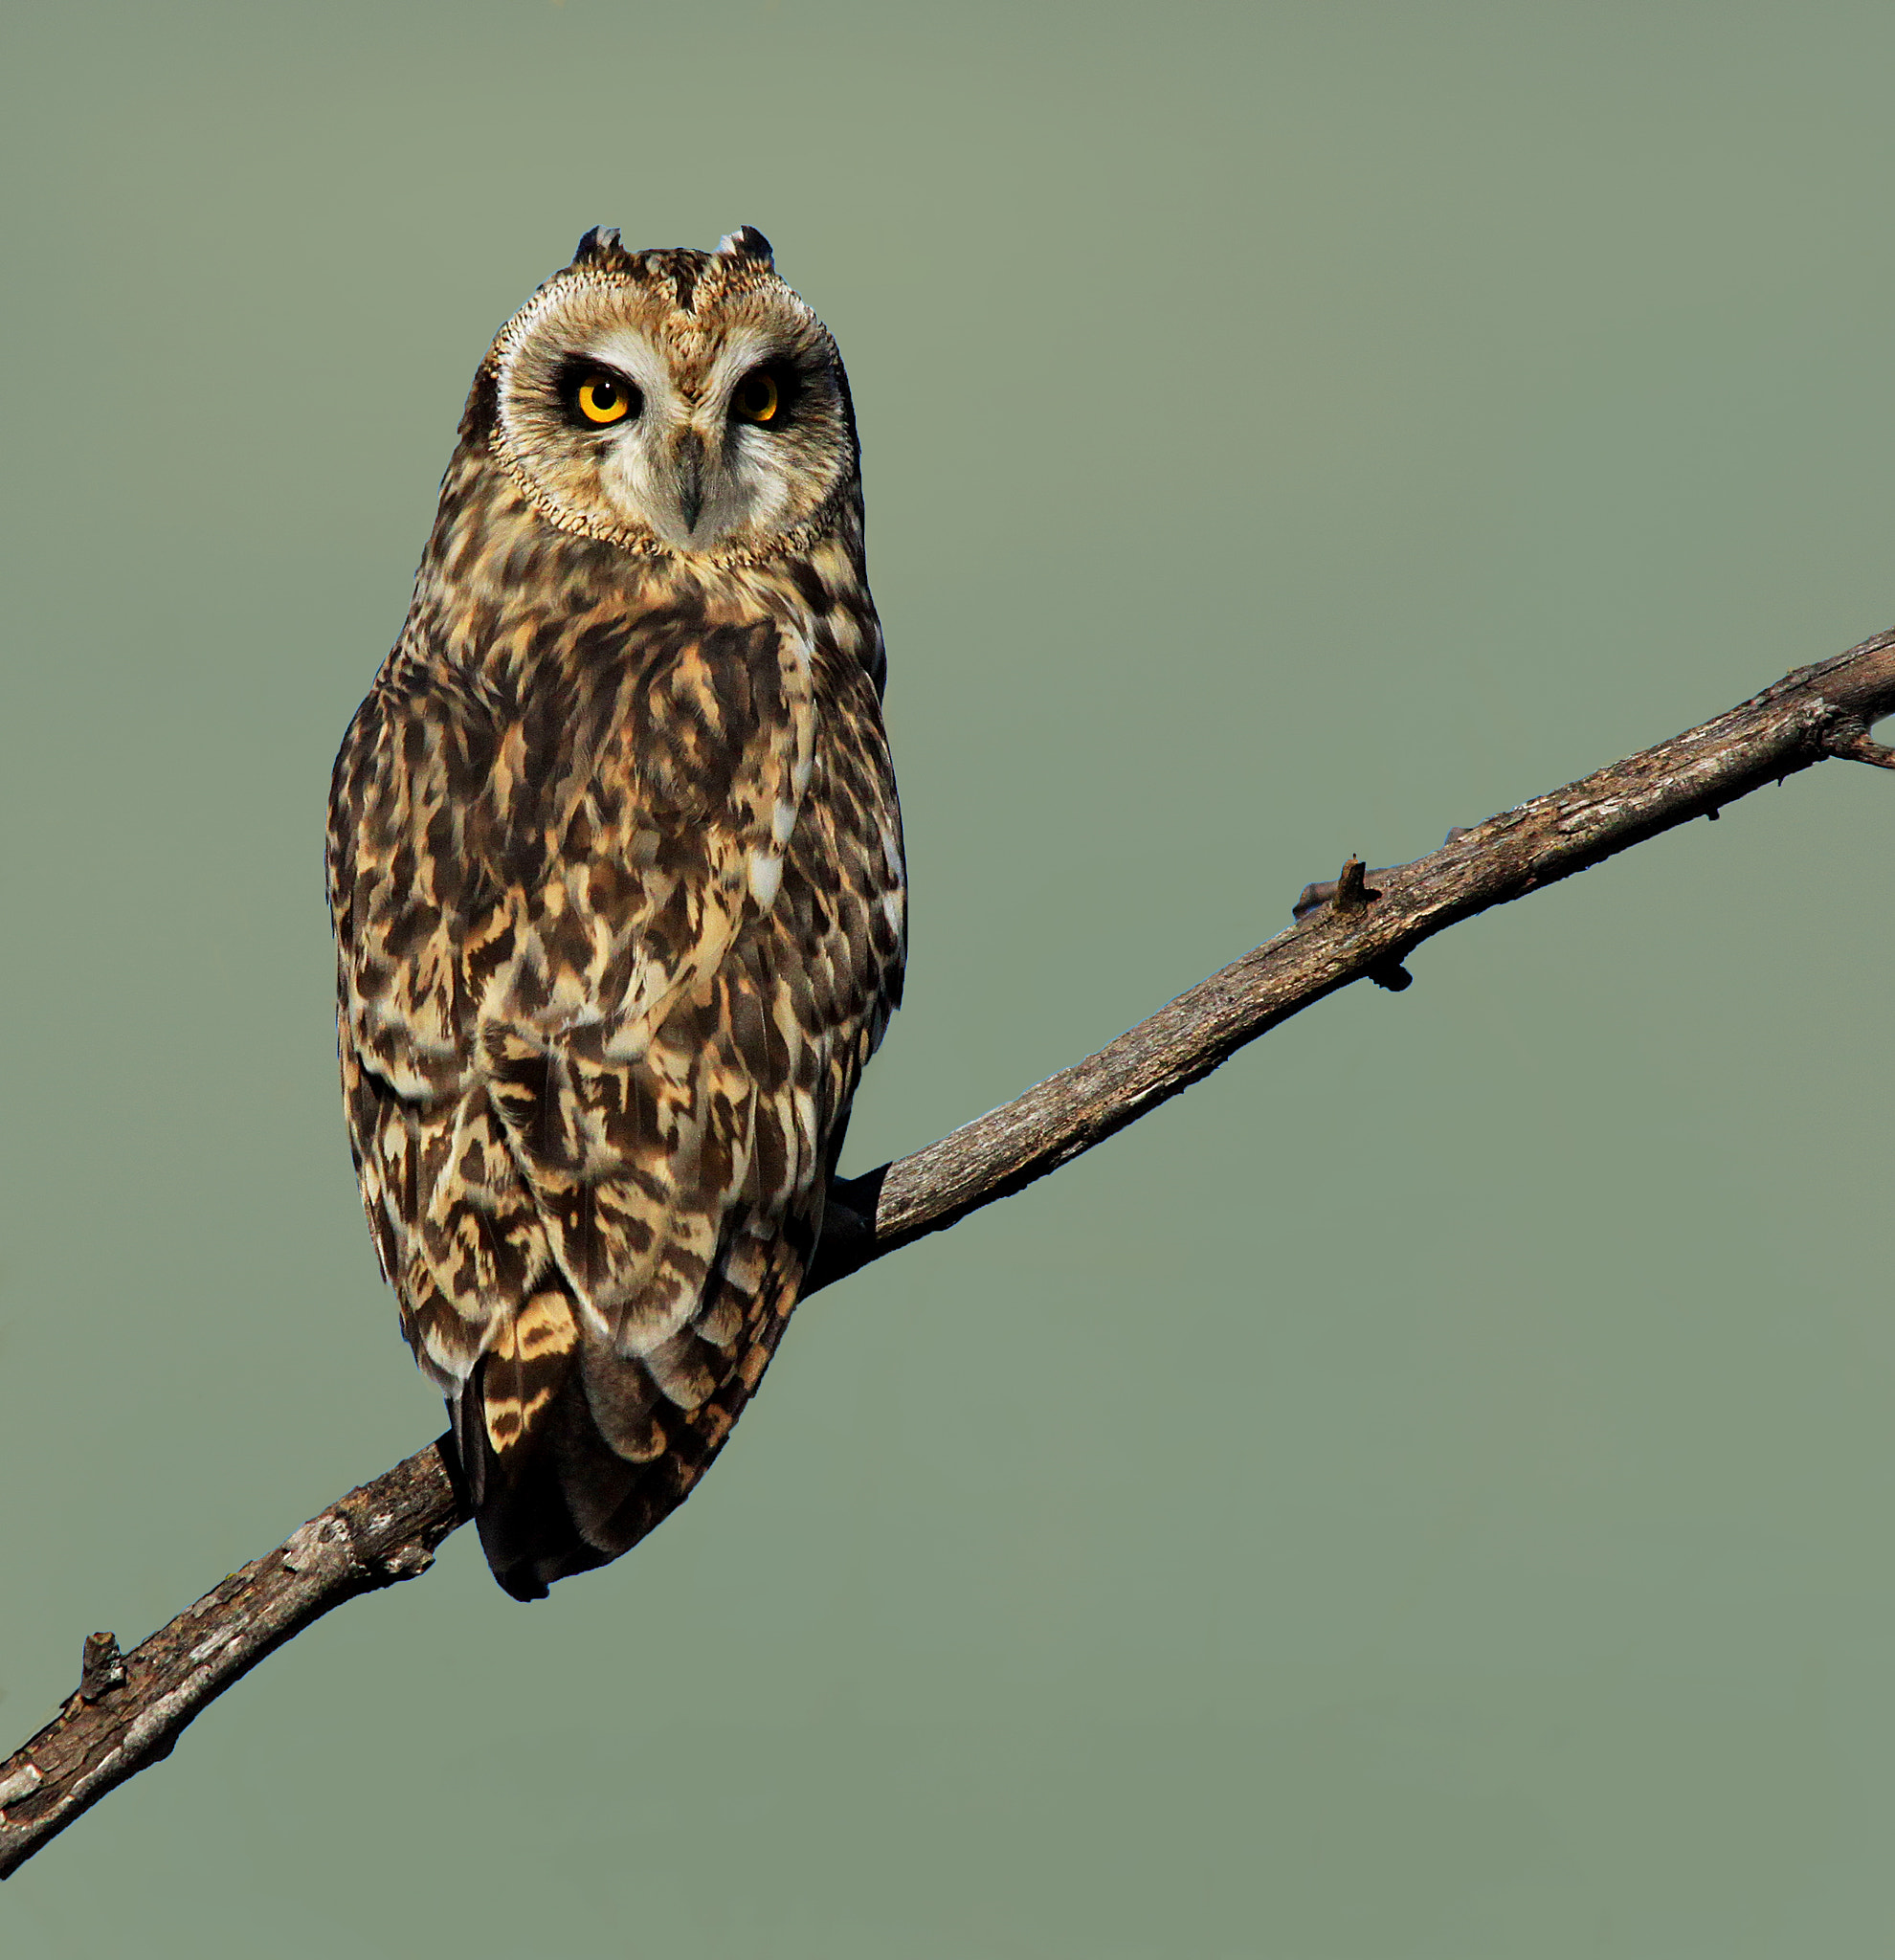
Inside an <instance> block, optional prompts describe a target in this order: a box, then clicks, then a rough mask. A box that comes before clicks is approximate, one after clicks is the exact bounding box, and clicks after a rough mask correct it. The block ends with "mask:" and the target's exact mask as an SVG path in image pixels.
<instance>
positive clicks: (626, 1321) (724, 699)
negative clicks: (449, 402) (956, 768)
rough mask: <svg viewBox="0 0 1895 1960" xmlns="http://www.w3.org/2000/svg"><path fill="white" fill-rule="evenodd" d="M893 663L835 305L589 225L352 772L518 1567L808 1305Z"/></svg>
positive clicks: (630, 1479)
mask: <svg viewBox="0 0 1895 1960" xmlns="http://www.w3.org/2000/svg"><path fill="white" fill-rule="evenodd" d="M882 679H883V654H882V639H881V627H880V625H879V623H878V621H877V618H876V612H875V607H874V604H873V602H872V600H871V599H870V596H869V589H868V582H867V578H866V575H865V571H864V561H863V548H862V493H861V479H860V469H859V451H858V442H857V436H856V426H855V415H854V411H853V408H852V406H851V402H850V396H849V385H848V381H847V379H846V378H845V376H844V374H843V370H842V363H841V360H840V358H839V356H838V355H837V353H836V343H835V341H834V340H833V339H832V338H831V337H830V334H829V332H828V330H827V329H826V328H825V327H824V326H823V325H822V323H821V322H820V321H818V320H817V319H816V317H815V315H814V313H813V312H811V310H810V308H809V307H808V306H807V305H806V304H805V303H804V302H803V301H802V300H800V299H799V298H798V297H797V296H796V294H795V293H793V292H792V291H791V289H790V288H789V286H787V285H786V284H785V283H784V282H783V280H782V279H781V278H778V277H777V274H776V272H775V269H774V265H773V261H772V257H771V253H770V248H769V242H768V241H767V240H766V239H765V238H764V237H763V235H762V234H760V233H758V232H756V231H754V230H752V229H751V228H749V227H745V228H744V229H742V230H740V231H738V232H736V233H733V234H731V235H730V236H729V237H727V238H725V239H724V240H723V241H722V243H720V244H719V246H718V248H717V249H716V251H714V252H694V251H646V252H632V251H628V250H627V249H625V248H624V247H623V246H622V245H621V244H620V242H619V238H618V234H617V233H616V232H612V231H592V232H589V233H587V234H586V235H585V237H584V238H582V239H581V240H580V242H579V249H578V252H577V254H576V255H575V256H574V257H573V260H572V262H571V264H570V265H569V266H567V267H566V268H565V269H564V270H563V271H561V272H558V273H556V274H555V275H554V276H553V277H552V278H549V279H548V280H547V281H546V284H544V285H543V286H541V287H540V289H539V290H538V291H537V292H536V293H535V294H534V295H533V296H532V298H531V299H530V300H529V301H527V302H526V304H525V305H524V306H523V307H522V308H521V309H520V311H519V312H518V313H516V314H515V315H514V316H513V318H512V319H511V320H509V321H508V322H507V323H506V324H505V325H504V326H503V327H502V329H501V331H500V335H499V337H498V338H497V339H496V340H495V342H494V344H493V346H492V348H491V349H490V350H489V352H488V354H487V356H486V358H485V360H483V361H482V362H481V364H480V367H479V372H478V373H477V374H476V376H475V378H474V386H473V390H472V392H471V393H470V394H469V396H468V400H467V407H466V411H465V412H464V414H463V415H462V417H461V422H460V431H459V442H458V446H457V448H456V450H455V452H454V456H453V458H452V460H451V461H450V462H449V464H448V468H447V473H446V476H445V477H444V479H442V485H441V499H440V508H439V513H438V515H437V516H436V518H435V526H434V531H433V533H432V535H431V536H430V538H429V540H428V546H427V550H426V552H425V554H424V556H423V558H422V561H421V568H420V571H419V573H418V575H417V576H416V579H415V584H414V598H413V602H412V605H411V607H410V609H409V613H408V619H407V623H406V624H405V626H404V627H403V629H402V633H401V636H400V638H399V639H398V640H397V641H396V643H395V646H394V650H393V652H392V653H390V656H389V657H388V659H387V661H386V662H385V664H384V665H383V667H382V669H381V671H380V673H379V674H378V675H377V676H376V679H375V682H374V685H373V687H372V689H371V690H370V692H369V694H368V699H367V700H366V701H365V702H363V703H362V706H361V707H360V709H359V710H358V711H357V713H356V716H355V719H354V721H353V723H352V724H350V726H349V730H348V734H347V736H346V739H345V741H344V743H343V746H342V751H341V753H340V755H339V756H338V758H337V761H336V768H335V777H334V783H333V788H332V791H331V796H330V804H329V828H328V891H329V902H330V908H331V912H332V916H333V920H334V925H335V935H336V947H337V953H338V969H339V976H340V988H339V1005H338V1029H339V1036H340V1048H341V1058H342V1079H343V1093H344V1100H345V1103H346V1112H347V1123H348V1131H349V1138H350V1144H351V1147H352V1150H353V1154H354V1158H355V1164H356V1170H357V1174H358V1177H359V1180H360V1183H361V1189H362V1199H363V1204H364V1207H365V1209H366V1210H367V1212H368V1224H369V1229H370V1231H371V1233H372V1235H373V1236H374V1241H375V1245H376V1249H377V1251H378V1253H379V1256H380V1258H381V1264H382V1270H383V1272H384V1274H385V1275H386V1276H387V1278H388V1280H389V1282H390V1285H391V1286H392V1287H393V1288H394V1291H395V1295H396V1298H397V1301H398V1303H399V1305H400V1313H401V1325H402V1330H403V1332H404V1334H405V1335H406V1336H407V1339H408V1342H409V1344H410V1346H411V1347H412V1349H413V1352H414V1355H415V1358H416V1360H417V1361H418V1362H419V1363H420V1365H421V1367H422V1369H423V1370H425V1371H426V1373H427V1374H428V1375H429V1376H430V1377H431V1378H432V1379H433V1380H434V1381H435V1384H436V1385H437V1386H438V1387H439V1388H440V1390H441V1392H442V1393H443V1394H444V1395H445V1396H446V1398H447V1402H448V1409H449V1414H450V1418H451V1422H452V1429H453V1436H454V1441H455V1448H456V1452H457V1455H458V1457H459V1459H460V1469H461V1472H462V1475H463V1477H464V1480H465V1483H466V1488H467V1491H468V1494H469V1497H470V1500H471V1502H472V1504H473V1507H474V1511H475V1516H476V1519H477V1521H478V1523H479V1533H480V1542H481V1545H482V1547H483V1548H484V1549H485V1552H486V1555H487V1561H488V1563H489V1565H490V1566H491V1567H492V1569H493V1571H494V1575H495V1577H496V1578H497V1579H498V1580H499V1581H500V1583H501V1585H502V1587H503V1588H504V1589H505V1590H506V1591H507V1592H508V1593H511V1594H512V1595H513V1596H514V1597H515V1598H517V1599H534V1598H543V1597H545V1596H546V1589H547V1587H548V1585H549V1584H550V1582H551V1581H553V1580H554V1579H558V1578H563V1577H565V1576H566V1575H568V1574H569V1573H572V1572H579V1571H584V1570H588V1569H590V1568H591V1567H595V1566H599V1565H603V1564H605V1563H606V1562H607V1561H608V1560H611V1559H613V1558H616V1557H618V1556H619V1554H620V1553H622V1552H624V1551H626V1550H627V1549H629V1548H631V1547H632V1546H633V1545H635V1543H636V1542H637V1541H638V1539H640V1538H641V1537H642V1536H643V1535H644V1534H645V1533H646V1532H647V1531H649V1530H651V1529H652V1527H653V1526H655V1525H657V1524H658V1522H659V1520H660V1519H662V1518H663V1517H664V1516H665V1515H666V1513H667V1512H669V1511H671V1510H672V1509H673V1508H674V1507H675V1506H676V1505H677V1504H679V1503H680V1502H681V1501H682V1500H683V1498H684V1497H685V1496H686V1495H687V1493H688V1492H689V1491H690V1490H691V1488H692V1487H693V1485H694V1484H695V1483H696V1482H697V1481H698V1479H699V1478H700V1477H702V1475H703V1473H704V1471H705V1469H706V1468H707V1467H708V1466H709V1464H710V1461H711V1459H713V1458H714V1457H715V1456H716V1455H717V1453H718V1451H719V1449H720V1448H721V1447H722V1446H723V1444H724V1440H725V1437H727V1436H728V1435H729V1434H730V1430H731V1426H732V1424H734V1423H735V1422H736V1420H737V1417H738V1415H739V1414H741V1413H742V1411H743V1408H744V1405H745V1403H746V1402H747V1401H748V1399H749V1397H750V1395H751V1393H752V1392H753V1391H754V1390H755V1388H756V1386H757V1383H758V1381H759V1380H760V1379H761V1377H762V1375H763V1372H764V1370H765V1369H766V1368H767V1367H768V1366H769V1358H770V1355H771V1354H772V1353H773V1352H774V1350H775V1348H776V1344H777V1342H778V1340H779V1339H780V1338H781V1336H782V1333H783V1329H784V1325H785V1323H786V1322H787V1320H788V1318H789V1315H790V1312H791V1308H792V1307H793V1306H794V1304H795V1302H796V1295H797V1289H798V1286H799V1284H800V1282H801V1281H802V1278H803V1276H804V1274H805V1272H806V1271H807V1269H808V1267H809V1264H810V1260H811V1258H812V1255H813V1253H814V1247H815V1243H816V1240H817V1237H818V1235H819V1234H820V1233H821V1230H822V1221H823V1204H824V1197H825V1192H826V1189H827V1186H828V1182H829V1179H830V1177H831V1176H832V1174H833V1172H834V1169H835V1166H836V1156H837V1154H838V1152H839V1150H840V1148H841V1144H842V1134H843V1130H844V1127H845V1125H847V1123H848V1119H849V1106H850V1102H851V1099H852V1097H853V1096H854V1094H855V1090H856V1084H857V1081H858V1078H859V1076H860V1073H861V1069H862V1066H863V1064H864V1063H865V1062H866V1061H867V1060H868V1058H869V1057H870V1055H871V1054H872V1053H873V1052H874V1050H875V1048H876V1046H877V1044H878V1043H879V1042H880V1041H881V1036H882V1033H883V1031H884V1029H885V1028H886V1026H887V1022H888V1017H889V1014H890V1013H891V1012H892V1010H893V1009H894V1008H895V1007H896V1005H897V1004H898V1003H899V1000H900V998H901V991H902V971H903V957H904V947H905V904H906V898H905V883H904V876H903V857H902V827H901V815H900V812H899V809H898V807H897V803H896V797H895V780H894V775H893V771H892V768H891V766H890V762H889V754H888V745H887V741H886V738H885V735H884V733H883V729H882V720H881V689H882Z"/></svg>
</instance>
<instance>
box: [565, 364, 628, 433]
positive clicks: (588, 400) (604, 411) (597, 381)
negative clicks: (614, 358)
mask: <svg viewBox="0 0 1895 1960" xmlns="http://www.w3.org/2000/svg"><path fill="white" fill-rule="evenodd" d="M573 400H574V401H575V402H577V404H578V405H579V412H580V414H581V415H583V416H584V417H585V418H586V420H587V421H589V422H591V424H592V425H593V427H595V428H599V429H604V428H606V427H608V426H609V425H610V424H612V423H613V422H622V421H624V419H625V418H626V416H627V415H629V414H630V413H631V412H632V410H633V407H634V406H635V396H634V393H633V390H632V388H631V387H630V385H629V384H628V383H626V382H624V381H621V380H620V379H619V377H618V376H617V375H616V374H606V373H603V372H600V371H597V370H594V371H593V372H592V373H591V374H588V375H586V376H585V378H584V379H583V380H582V381H581V382H580V383H579V387H578V390H577V391H576V392H575V394H574V395H573Z"/></svg>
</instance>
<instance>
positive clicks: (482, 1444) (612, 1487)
mask: <svg viewBox="0 0 1895 1960" xmlns="http://www.w3.org/2000/svg"><path fill="white" fill-rule="evenodd" d="M606 1374H610V1375H611V1376H624V1377H626V1379H625V1381H624V1382H623V1383H622V1385H620V1393H619V1395H618V1396H616V1397H614V1396H613V1395H611V1394H602V1393H601V1392H600V1390H601V1387H602V1386H603V1384H602V1383H601V1382H600V1381H599V1380H597V1379H594V1381H593V1382H592V1385H591V1392H590V1393H589V1392H588V1377H589V1375H590V1376H593V1377H595V1378H596V1377H599V1376H601V1375H606ZM639 1389H642V1390H643V1393H642V1394H636V1393H635V1392H636V1391H637V1390H639ZM628 1391H629V1392H633V1393H634V1394H635V1399H636V1400H637V1401H638V1402H640V1403H642V1404H644V1405H645V1406H646V1407H647V1408H648V1407H649V1401H650V1395H651V1390H650V1384H649V1381H648V1380H647V1379H646V1378H645V1377H644V1376H643V1373H642V1370H639V1369H638V1368H637V1365H636V1363H634V1362H627V1361H624V1360H621V1359H619V1358H618V1357H617V1356H610V1355H607V1354H604V1353H600V1354H588V1353H586V1352H584V1351H583V1350H582V1348H581V1344H580V1341H579V1338H578V1330H577V1328H576V1326H575V1325H574V1321H573V1317H572V1314H571V1310H570V1306H569V1303H568V1302H567V1301H566V1300H565V1299H564V1298H563V1297H562V1296H560V1295H558V1294H554V1293H541V1294H537V1295H535V1296H534V1297H533V1299H532V1300H530V1301H528V1302H527V1303H526V1304H525V1306H524V1307H523V1308H522V1309H521V1310H520V1312H519V1313H518V1314H517V1315H516V1316H514V1318H513V1321H512V1324H511V1325H510V1326H508V1327H506V1328H505V1329H503V1330H502V1335H501V1338H500V1339H499V1340H498V1341H497V1342H496V1343H495V1345H494V1346H493V1347H492V1348H490V1349H489V1350H488V1351H487V1352H486V1353H485V1354H483V1355H482V1356H481V1357H480V1359H479V1363H478V1364H477V1365H476V1367H475V1370H474V1372H473V1374H472V1375H471V1376H469V1378H468V1380H467V1382H466V1384H465V1385H464V1386H463V1387H462V1388H461V1390H460V1392H459V1393H458V1394H457V1396H455V1397H454V1398H453V1399H452V1400H451V1401H450V1402H449V1403H448V1414H449V1415H450V1416H451V1418H452V1419H453V1424H454V1441H455V1449H456V1452H457V1455H458V1456H459V1459H460V1468H461V1475H462V1477H463V1479H464V1481H465V1482H466V1486H467V1494H468V1497H469V1499H470V1501H471V1503H472V1504H473V1509H474V1518H475V1523H476V1525H477V1526H479V1533H480V1547H481V1549H482V1550H483V1551H484V1552H485V1553H486V1555H487V1563H488V1565H489V1566H490V1567H492V1569H493V1574H494V1577H495V1578H496V1579H497V1580H499V1581H500V1584H501V1586H502V1589H503V1590H504V1591H506V1592H507V1593H511V1594H512V1595H513V1597H514V1598H516V1599H544V1598H545V1597H546V1589H547V1588H548V1587H549V1586H550V1585H551V1584H552V1582H553V1581H554V1580H555V1579H564V1578H567V1577H568V1576H569V1575H570V1574H571V1573H573V1572H585V1571H591V1570H592V1568H593V1567H595V1566H602V1565H606V1564H609V1563H610V1562H611V1561H612V1560H613V1559H615V1558H617V1557H618V1556H619V1554H620V1553H621V1552H625V1551H629V1550H630V1549H631V1548H632V1547H633V1546H634V1545H635V1544H636V1543H637V1542H638V1540H639V1539H640V1538H642V1537H643V1536H644V1535H645V1533H646V1532H647V1531H649V1530H650V1529H651V1528H652V1526H654V1525H656V1524H658V1521H659V1520H660V1519H661V1518H663V1517H664V1516H665V1514H666V1513H667V1512H668V1511H670V1510H671V1509H672V1508H673V1507H674V1506H675V1505H676V1504H677V1503H680V1501H681V1500H682V1498H683V1496H684V1492H685V1491H686V1490H687V1489H688V1488H689V1487H690V1482H691V1481H694V1480H693V1479H692V1478H691V1477H690V1475H689V1473H688V1472H685V1470H684V1465H683V1464H682V1463H681V1462H680V1461H679V1460H678V1459H677V1457H676V1455H675V1454H674V1453H673V1452H671V1451H667V1450H665V1449H664V1448H663V1447H662V1445H661V1444H660V1446H659V1447H658V1449H657V1450H654V1451H652V1452H650V1453H649V1454H647V1453H644V1452H639V1453H638V1454H639V1456H641V1457H642V1458H643V1460H633V1459H629V1457H630V1452H629V1450H628V1444H629V1445H631V1446H632V1448H633V1449H635V1447H636V1436H635V1433H634V1434H632V1435H628V1434H626V1433H624V1429H625V1426H624V1425H623V1424H622V1423H618V1422H614V1421H613V1417H614V1415H615V1414H617V1413H618V1409H617V1408H615V1407H614V1404H615V1403H616V1404H618V1405H621V1406H622V1404H623V1402H624V1401H625V1399H626V1394H627V1392H628ZM602 1423H603V1424H604V1425H605V1426H610V1427H613V1428H614V1429H617V1430H619V1431H620V1433H619V1434H618V1436H617V1442H618V1447H617V1448H614V1447H613V1441H612V1440H610V1439H609V1438H608V1437H607V1436H606V1435H605V1433H604V1429H603V1427H602ZM645 1426H646V1427H647V1428H649V1426H650V1425H649V1421H647V1423H646V1425H645ZM680 1473H682V1474H680Z"/></svg>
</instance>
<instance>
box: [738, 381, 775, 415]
mask: <svg viewBox="0 0 1895 1960" xmlns="http://www.w3.org/2000/svg"><path fill="white" fill-rule="evenodd" d="M767 408H769V382H768V381H766V380H765V379H764V377H763V376H762V375H761V374H753V375H751V376H750V378H749V380H748V381H747V382H746V383H745V384H744V412H745V413H746V414H747V415H760V414H762V413H763V412H764V411H765V410H766V409H767Z"/></svg>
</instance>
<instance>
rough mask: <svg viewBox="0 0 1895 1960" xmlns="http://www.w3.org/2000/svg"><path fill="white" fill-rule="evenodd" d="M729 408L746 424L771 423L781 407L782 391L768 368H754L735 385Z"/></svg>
mask: <svg viewBox="0 0 1895 1960" xmlns="http://www.w3.org/2000/svg"><path fill="white" fill-rule="evenodd" d="M730 406H731V407H732V408H733V409H734V410H735V411H736V412H737V413H738V414H740V415H742V416H743V418H744V419H745V421H747V422H773V421H775V420H776V417H777V412H778V411H779V410H780V409H781V408H782V406H783V394H782V390H780V389H778V387H777V385H776V377H775V375H773V374H772V373H771V372H770V371H769V368H768V367H756V368H752V369H751V371H750V372H749V373H748V374H747V375H745V377H744V378H743V380H742V381H740V382H739V383H738V384H737V392H736V393H735V394H733V395H732V396H731V397H730Z"/></svg>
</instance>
